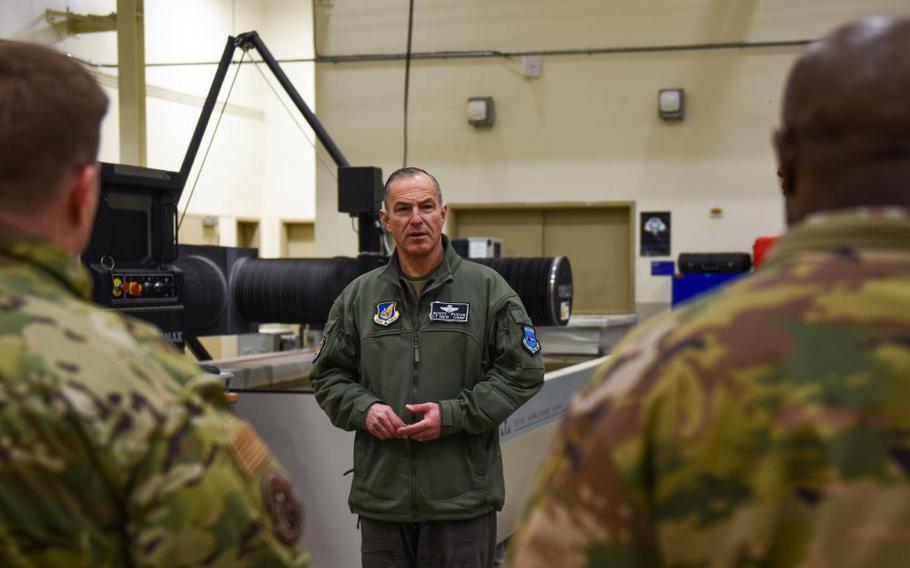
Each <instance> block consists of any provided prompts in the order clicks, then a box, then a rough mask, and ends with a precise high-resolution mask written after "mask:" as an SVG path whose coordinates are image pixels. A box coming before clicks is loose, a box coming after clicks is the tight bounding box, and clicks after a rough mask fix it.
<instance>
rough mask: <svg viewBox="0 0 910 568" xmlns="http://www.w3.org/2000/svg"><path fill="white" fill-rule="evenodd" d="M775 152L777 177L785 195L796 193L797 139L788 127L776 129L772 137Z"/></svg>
mask: <svg viewBox="0 0 910 568" xmlns="http://www.w3.org/2000/svg"><path fill="white" fill-rule="evenodd" d="M772 144H773V146H774V153H775V154H776V155H777V177H778V178H779V179H780V189H781V193H783V194H784V196H788V197H789V196H791V195H793V194H794V193H796V163H797V149H796V141H795V139H794V137H793V135H792V133H790V132H789V131H787V130H786V129H781V130H776V131H775V132H774V136H773V138H772Z"/></svg>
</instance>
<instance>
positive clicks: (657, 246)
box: [639, 211, 670, 256]
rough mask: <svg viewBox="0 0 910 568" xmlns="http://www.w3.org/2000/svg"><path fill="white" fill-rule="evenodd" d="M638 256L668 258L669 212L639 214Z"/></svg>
mask: <svg viewBox="0 0 910 568" xmlns="http://www.w3.org/2000/svg"><path fill="white" fill-rule="evenodd" d="M640 229H641V237H640V241H641V252H640V253H639V254H640V256H670V212H669V211H643V212H642V213H641V227H640Z"/></svg>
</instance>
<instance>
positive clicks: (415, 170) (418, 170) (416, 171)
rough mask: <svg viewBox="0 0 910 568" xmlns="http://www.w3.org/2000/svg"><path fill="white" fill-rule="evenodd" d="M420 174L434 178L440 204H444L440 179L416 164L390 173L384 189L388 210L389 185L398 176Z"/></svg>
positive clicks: (384, 199)
mask: <svg viewBox="0 0 910 568" xmlns="http://www.w3.org/2000/svg"><path fill="white" fill-rule="evenodd" d="M420 174H423V175H425V176H427V177H428V178H430V179H431V180H433V186H434V187H435V188H436V195H437V196H438V197H439V205H442V203H443V201H442V190H441V189H440V188H439V181H437V180H436V178H435V177H434V176H433V174H431V173H430V172H428V171H426V170H424V169H421V168H418V167H416V166H405V167H403V168H398V169H397V170H395V171H394V172H392V173H391V174H389V179H387V180H386V182H385V187H383V191H382V204H383V206H384V207H385V208H386V209H387V210H388V208H389V186H390V185H392V182H393V181H395V180H396V179H398V178H403V177H408V176H416V175H420Z"/></svg>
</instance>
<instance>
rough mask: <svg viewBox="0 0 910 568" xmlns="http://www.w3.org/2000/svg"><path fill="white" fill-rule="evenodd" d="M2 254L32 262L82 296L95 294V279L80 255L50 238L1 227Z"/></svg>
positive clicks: (0, 245)
mask: <svg viewBox="0 0 910 568" xmlns="http://www.w3.org/2000/svg"><path fill="white" fill-rule="evenodd" d="M0 257H8V258H12V259H16V260H19V261H21V262H23V263H28V264H30V265H32V266H34V267H36V268H38V269H39V270H41V271H43V272H44V273H46V274H48V275H49V276H51V277H52V278H53V279H54V280H56V281H58V282H59V283H60V284H62V285H63V286H64V287H66V288H68V289H69V290H70V291H72V292H73V293H74V294H76V295H78V296H80V297H81V298H84V299H86V300H88V299H90V298H91V297H92V281H91V278H90V277H89V274H88V271H87V270H86V269H85V267H84V266H83V265H82V262H81V261H80V259H79V258H78V257H74V256H72V255H70V254H69V253H67V252H66V251H65V250H63V249H62V248H60V247H58V246H57V245H55V244H53V243H51V242H49V241H46V240H43V239H40V238H37V237H33V236H31V235H25V234H23V233H19V232H16V231H12V230H10V229H7V228H5V227H0Z"/></svg>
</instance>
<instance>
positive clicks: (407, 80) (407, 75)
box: [401, 0, 414, 167]
mask: <svg viewBox="0 0 910 568" xmlns="http://www.w3.org/2000/svg"><path fill="white" fill-rule="evenodd" d="M413 34H414V0H410V2H409V6H408V49H407V52H406V54H405V59H404V137H403V142H404V156H403V158H402V160H401V167H405V166H407V165H408V99H409V97H410V91H411V88H410V87H411V39H412V37H413Z"/></svg>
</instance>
